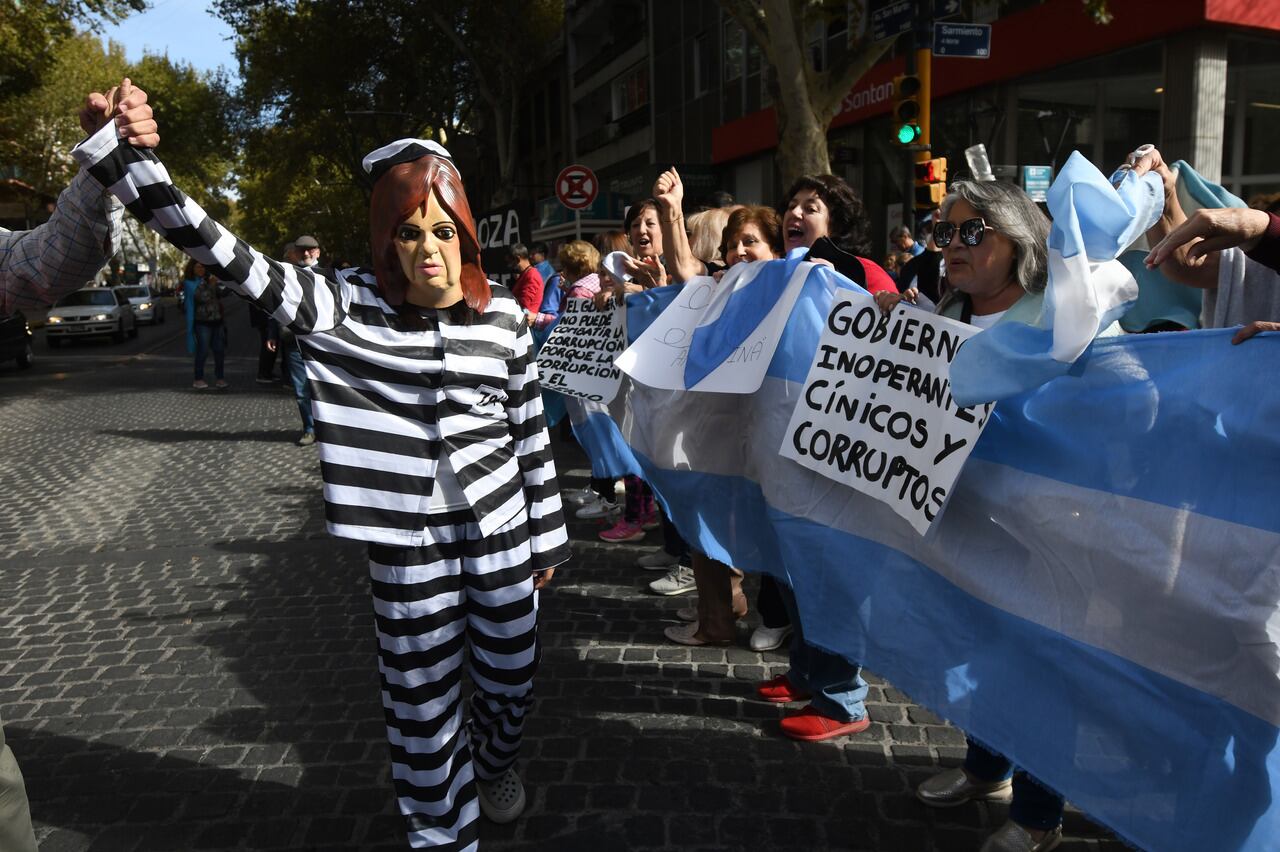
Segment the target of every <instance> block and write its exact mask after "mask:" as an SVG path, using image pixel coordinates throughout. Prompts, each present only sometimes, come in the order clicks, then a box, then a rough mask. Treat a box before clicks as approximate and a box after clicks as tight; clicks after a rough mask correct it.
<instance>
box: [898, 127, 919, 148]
mask: <svg viewBox="0 0 1280 852" xmlns="http://www.w3.org/2000/svg"><path fill="white" fill-rule="evenodd" d="M919 138H920V128H919V127H918V126H917V125H915V124H900V125H898V144H900V145H910V144H911V143H912V142H914V141H916V140H917V139H919Z"/></svg>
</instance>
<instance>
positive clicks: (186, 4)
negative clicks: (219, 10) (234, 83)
mask: <svg viewBox="0 0 1280 852" xmlns="http://www.w3.org/2000/svg"><path fill="white" fill-rule="evenodd" d="M208 5H209V4H208V2H207V0H151V8H150V9H148V10H147V11H145V12H140V13H136V14H133V15H130V16H129V17H127V18H125V19H124V21H122V22H121V23H119V24H117V25H115V26H110V25H108V26H106V27H104V28H103V36H104V38H109V39H111V40H112V41H116V42H119V43H120V44H122V45H124V49H125V54H126V55H127V56H128V57H129V60H130V61H136V60H138V59H141V58H142V54H143V51H144V50H145V51H146V52H147V53H161V54H165V53H167V54H168V56H169V58H170V59H172V60H175V61H183V62H190V63H191V64H192V65H194V66H195V67H196V68H198V69H200V70H202V71H212V70H213V69H214V68H217V67H218V66H219V65H222V66H225V67H226V69H227V71H229V72H230V73H231V75H232V76H233V77H235V76H236V58H235V53H234V48H233V43H232V42H231V41H230V40H229V39H230V37H231V30H230V28H229V27H227V25H226V24H225V23H223V22H222V21H221V20H220V19H219V18H217V17H215V16H214V15H213V13H211V12H209V11H208Z"/></svg>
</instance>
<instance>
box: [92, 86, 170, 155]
mask: <svg viewBox="0 0 1280 852" xmlns="http://www.w3.org/2000/svg"><path fill="white" fill-rule="evenodd" d="M108 121H114V122H115V124H116V131H117V133H119V135H120V138H121V139H124V140H126V141H127V142H128V143H129V144H130V145H136V146H138V147H139V148H154V147H156V146H157V145H159V144H160V130H159V127H158V126H157V125H156V120H155V118H154V117H153V116H152V114H151V105H150V104H148V103H147V93H146V92H144V91H143V90H142V89H140V88H138V87H137V86H135V85H133V82H132V81H131V80H130V79H129V78H128V77H125V78H124V79H123V80H121V81H120V85H119V86H113V87H111V88H110V89H109V90H108V91H107V92H106V93H105V94H104V93H102V92H90V93H89V94H88V95H87V96H86V97H85V99H84V106H82V107H81V108H80V127H81V129H83V130H84V132H85V133H87V134H88V135H90V136H92V135H93V134H95V133H97V132H98V131H99V130H101V129H102V126H103V125H104V124H106V123H107V122H108Z"/></svg>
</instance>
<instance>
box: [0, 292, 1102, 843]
mask: <svg viewBox="0 0 1280 852" xmlns="http://www.w3.org/2000/svg"><path fill="white" fill-rule="evenodd" d="M173 314H174V317H177V316H179V315H178V314H177V311H176V310H175V311H174V312H173ZM229 325H230V329H231V348H230V352H229V355H230V357H229V360H228V379H229V380H230V382H231V389H230V390H229V391H227V392H221V393H220V392H216V391H213V390H207V391H196V390H192V389H191V388H190V381H191V379H190V363H189V358H188V357H187V356H186V355H185V350H184V349H183V341H182V337H181V325H180V322H175V321H173V319H171V320H170V322H169V323H168V324H167V325H165V326H160V327H156V328H153V329H144V330H143V338H144V339H143V340H142V342H141V343H140V344H139V345H138V346H137V347H134V349H132V350H130V351H129V352H128V353H123V354H122V353H121V352H118V351H117V350H115V349H112V348H111V347H108V346H77V347H72V348H70V349H69V350H59V351H58V352H56V353H54V352H50V351H49V350H48V349H47V348H44V347H43V345H42V342H41V341H39V340H38V341H37V352H38V354H39V355H40V356H41V359H40V360H38V361H37V364H36V366H35V367H34V368H33V369H32V370H29V371H25V372H21V373H20V372H17V371H15V370H14V369H13V368H12V366H10V365H6V366H5V367H4V368H3V369H2V370H0V493H3V495H4V499H3V500H2V501H0V717H2V718H3V722H4V728H5V732H6V734H7V736H8V738H9V740H10V744H11V745H12V747H13V750H14V752H15V753H16V755H17V757H18V760H19V763H20V764H21V766H22V769H23V772H24V773H25V775H26V779H27V785H28V792H29V795H30V798H31V803H32V812H33V816H34V818H35V821H36V832H37V837H38V838H39V840H40V842H41V849H42V850H44V852H73V850H74V852H80V850H94V852H99V850H121V852H124V850H140V849H150V850H187V849H253V850H285V849H359V850H369V849H378V850H382V849H387V850H392V849H401V848H403V844H404V841H403V835H402V830H401V824H400V820H399V817H398V816H397V815H396V813H395V804H394V800H393V795H392V787H391V783H390V780H389V770H388V757H387V748H386V744H385V739H384V729H383V722H382V713H381V705H380V703H379V697H378V682H377V674H376V663H375V657H374V647H375V646H374V638H373V625H372V617H371V609H370V603H369V597H368V588H367V586H368V581H367V574H366V571H367V568H366V561H365V557H364V551H363V548H362V546H361V545H359V544H356V543H353V542H348V541H342V540H336V539H333V538H331V537H329V536H328V535H327V533H326V532H325V530H324V518H323V504H322V502H321V493H320V474H319V465H318V462H317V457H316V452H315V448H314V447H311V448H300V447H297V446H295V445H294V443H293V442H294V440H295V439H296V438H297V436H298V434H299V432H300V429H299V425H298V418H297V411H296V408H295V406H294V402H293V399H292V394H291V393H289V392H286V391H283V390H281V389H280V388H279V387H277V386H261V385H255V384H254V382H253V377H254V368H255V363H254V358H253V355H254V353H255V352H256V347H257V338H256V333H255V332H253V331H252V330H251V329H250V328H249V325H248V321H247V318H246V316H245V315H244V312H243V308H241V307H236V308H235V309H234V310H233V311H232V314H231V317H230V321H229ZM557 434H558V430H557ZM556 450H557V462H558V465H559V467H560V470H561V477H562V483H561V484H562V487H564V488H565V489H568V488H577V487H581V486H582V485H584V484H585V478H586V476H587V469H586V463H585V460H584V458H583V457H582V455H581V453H580V451H579V450H578V449H577V448H576V447H574V446H572V445H569V444H566V443H564V442H563V441H558V442H557V448H556ZM597 529H598V527H597V526H596V525H594V524H592V523H587V522H580V521H575V522H574V523H573V526H572V528H571V535H572V537H573V538H574V559H573V561H572V562H571V563H570V564H568V565H566V566H564V567H563V568H562V570H561V571H560V572H559V573H558V574H557V576H556V579H555V581H554V582H553V584H552V585H551V586H550V587H549V589H548V591H547V592H545V593H544V594H543V597H542V607H543V609H542V612H543V616H542V637H543V642H544V656H543V665H542V668H541V670H540V672H539V675H538V680H537V692H538V696H539V700H538V704H537V707H536V710H535V714H534V717H533V719H532V721H531V722H530V724H529V727H528V737H527V739H526V744H525V749H524V752H523V757H522V760H521V763H520V767H521V769H522V774H523V777H524V780H525V783H526V785H527V786H528V788H529V793H530V806H529V809H528V811H527V812H526V815H525V817H524V818H523V819H521V820H519V821H518V822H516V823H514V824H513V825H510V826H504V827H498V826H493V825H490V824H487V823H486V824H484V827H483V828H482V843H483V848H484V849H487V850H531V849H546V850H576V849H582V850H602V849H611V850H661V849H679V850H712V849H721V850H783V849H788V850H789V849H797V850H800V849H804V850H823V849H831V850H855V849H856V850H909V851H910V852H914V851H915V850H957V851H959V850H974V852H976V850H977V849H978V847H979V846H980V845H981V843H982V838H983V837H984V836H985V835H986V834H987V833H989V832H990V831H991V830H993V829H994V828H996V827H998V826H999V825H1000V824H1001V823H1002V822H1003V821H1004V819H1005V816H1006V808H1005V807H1004V806H996V805H991V806H989V805H979V804H971V805H964V806H961V807H959V808H955V809H953V810H950V811H933V810H930V809H928V808H926V807H924V806H923V805H921V804H920V803H918V802H917V801H916V799H915V797H914V795H913V788H914V785H915V784H916V783H918V782H919V781H920V780H922V779H923V778H925V777H927V776H928V775H930V774H931V773H932V772H934V771H936V770H937V768H938V767H939V766H952V765H956V764H957V763H958V762H959V761H960V759H961V758H962V757H963V754H964V738H963V736H962V735H961V734H960V732H959V731H957V730H955V729H954V728H951V727H949V726H948V725H946V724H945V723H944V722H943V721H942V720H940V719H938V718H936V717H935V716H933V715H932V714H931V713H929V712H928V711H926V710H924V709H922V708H920V707H918V706H916V705H914V704H912V703H911V701H910V699H909V698H908V697H907V696H905V695H903V694H902V693H900V692H899V691H898V690H896V689H894V688H893V687H892V686H891V685H889V684H887V683H885V682H883V681H881V680H880V679H878V678H875V677H874V676H872V677H870V678H869V680H870V681H871V683H872V687H871V693H870V697H869V707H870V712H871V715H872V718H873V720H874V722H875V723H874V724H873V725H872V726H871V728H870V729H869V730H868V731H866V732H865V733H863V734H860V735H857V736H855V737H849V738H843V739H839V740H835V741H832V742H826V743H816V744H800V743H796V742H791V741H788V740H785V739H782V738H780V737H779V736H778V735H777V733H776V720H777V718H778V717H779V716H780V715H781V713H782V710H781V708H778V707H775V706H772V705H767V704H764V703H761V702H759V701H757V700H755V699H754V698H753V689H752V687H753V685H754V684H755V683H756V682H757V681H759V680H762V679H764V678H767V677H770V676H772V675H774V674H778V673H781V672H782V671H785V669H786V658H785V655H784V654H783V653H780V652H775V653H767V654H764V655H760V654H756V653H753V652H750V651H748V650H746V637H747V635H748V630H749V628H750V627H752V626H754V625H755V623H756V619H755V616H754V614H752V615H751V616H749V617H748V619H747V621H746V622H745V623H743V624H742V625H741V626H740V631H741V633H740V641H739V642H738V643H737V645H736V646H735V647H732V648H729V649H723V648H711V649H707V648H694V649H690V648H685V647H679V646H675V645H672V644H670V643H668V642H666V641H665V640H664V639H663V637H662V628H663V627H664V626H666V625H669V624H673V623H676V618H675V611H676V610H677V609H678V608H680V607H682V606H687V605H689V604H691V603H692V602H693V599H692V596H691V595H684V596H678V597H673V598H660V597H656V596H654V595H651V594H649V593H648V591H647V589H646V584H647V583H648V581H650V580H652V579H655V578H656V577H658V576H660V575H659V574H656V573H652V572H647V571H643V570H640V569H639V568H636V567H635V566H634V561H635V558H636V557H637V556H638V555H640V554H642V553H644V552H647V551H648V550H649V549H651V548H652V547H653V546H654V545H656V544H657V543H658V536H659V533H658V532H654V533H650V537H649V540H648V541H647V542H645V543H643V546H640V545H605V544H603V543H601V542H599V541H598V540H597V539H596V537H595V531H596V530H597ZM748 589H749V594H750V595H751V596H752V597H753V598H754V589H755V582H754V580H749V583H748ZM872 663H873V665H874V661H872ZM1066 831H1067V834H1068V839H1067V841H1066V842H1064V844H1063V846H1062V847H1060V848H1062V849H1067V850H1076V851H1077V852H1080V850H1117V849H1121V848H1123V847H1121V846H1120V844H1118V843H1117V842H1116V841H1114V840H1111V839H1109V838H1110V835H1109V834H1107V833H1105V832H1103V831H1101V830H1100V829H1098V828H1096V827H1095V826H1093V825H1092V824H1091V823H1089V822H1088V821H1087V820H1086V819H1085V818H1084V817H1083V816H1082V815H1081V814H1080V813H1079V812H1078V811H1075V810H1072V809H1069V810H1068V814H1067V822H1066Z"/></svg>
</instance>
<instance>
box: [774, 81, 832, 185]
mask: <svg viewBox="0 0 1280 852" xmlns="http://www.w3.org/2000/svg"><path fill="white" fill-rule="evenodd" d="M774 108H775V109H776V110H777V113H778V154H777V168H778V176H779V177H780V178H781V179H782V186H783V187H784V189H785V187H787V186H790V185H791V183H792V181H794V180H795V179H796V178H798V177H800V176H801V175H813V174H819V175H823V174H829V173H830V172H831V156H830V153H829V152H828V150H827V130H826V126H825V123H824V122H822V121H821V120H820V119H819V118H818V116H817V115H815V114H814V112H813V109H812V108H810V106H809V103H808V99H807V98H806V99H802V100H799V101H793V102H791V103H787V101H785V100H775V101H774Z"/></svg>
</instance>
